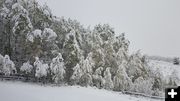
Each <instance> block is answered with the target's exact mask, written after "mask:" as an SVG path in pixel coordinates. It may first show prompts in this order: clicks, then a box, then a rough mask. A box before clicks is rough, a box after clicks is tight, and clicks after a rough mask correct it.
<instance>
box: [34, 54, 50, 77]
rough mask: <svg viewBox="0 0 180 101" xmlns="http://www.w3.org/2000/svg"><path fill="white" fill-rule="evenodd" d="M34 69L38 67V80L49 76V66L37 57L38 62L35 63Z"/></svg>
mask: <svg viewBox="0 0 180 101" xmlns="http://www.w3.org/2000/svg"><path fill="white" fill-rule="evenodd" d="M34 67H36V74H35V76H36V77H37V78H41V77H45V76H47V69H48V68H49V66H48V64H43V63H42V62H41V61H40V60H39V58H38V57H36V61H35V62H34Z"/></svg>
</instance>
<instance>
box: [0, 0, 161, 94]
mask: <svg viewBox="0 0 180 101" xmlns="http://www.w3.org/2000/svg"><path fill="white" fill-rule="evenodd" d="M129 43H130V42H129V41H128V40H127V39H126V38H125V34H124V33H122V34H117V33H115V32H114V30H113V28H111V27H110V26H109V25H108V24H104V25H101V24H98V25H96V26H95V27H94V28H93V29H89V28H84V27H83V26H82V25H81V24H80V23H79V22H77V21H76V20H71V19H68V20H66V19H64V18H57V17H55V16H53V15H52V13H51V10H50V9H49V8H48V6H46V5H44V6H40V5H39V4H38V3H37V1H36V0H1V1H0V54H2V55H3V56H2V55H0V71H1V72H3V73H4V74H5V75H10V74H11V73H15V72H17V73H22V74H24V75H31V76H34V77H35V78H41V79H42V78H46V77H48V78H49V82H51V83H58V84H61V83H67V84H70V85H81V86H96V87H98V88H104V89H108V90H115V91H135V92H140V93H146V94H150V95H161V92H162V91H163V87H164V86H163V85H162V84H163V83H162V80H161V78H160V76H159V75H160V74H159V73H158V72H157V73H154V72H151V71H150V69H149V67H148V65H147V60H146V57H145V56H143V55H141V54H140V52H137V53H135V54H131V55H130V54H129V53H128V48H129ZM10 59H11V60H10ZM6 61H9V62H6ZM12 61H13V62H12ZM14 64H15V65H14ZM6 69H7V70H8V73H7V72H5V70H6Z"/></svg>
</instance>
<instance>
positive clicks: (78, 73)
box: [71, 64, 83, 84]
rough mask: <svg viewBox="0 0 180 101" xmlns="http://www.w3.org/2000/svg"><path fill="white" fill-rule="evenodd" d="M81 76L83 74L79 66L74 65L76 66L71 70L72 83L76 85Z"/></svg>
mask: <svg viewBox="0 0 180 101" xmlns="http://www.w3.org/2000/svg"><path fill="white" fill-rule="evenodd" d="M82 75H83V73H82V69H81V67H80V65H79V64H76V66H75V67H74V68H73V75H72V76H71V80H73V82H74V83H75V84H77V83H78V82H79V80H80V78H81V76H82Z"/></svg>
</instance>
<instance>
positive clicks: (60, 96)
mask: <svg viewBox="0 0 180 101" xmlns="http://www.w3.org/2000/svg"><path fill="white" fill-rule="evenodd" d="M0 98H1V101H14V100H16V101H161V100H155V99H150V98H143V97H135V96H130V95H124V94H121V93H115V92H112V91H106V90H99V89H96V88H90V87H88V88H83V87H79V86H72V87H70V86H68V87H51V86H46V87H45V86H40V85H36V84H26V83H20V82H13V83H12V82H4V81H0Z"/></svg>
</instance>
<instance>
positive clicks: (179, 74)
mask: <svg viewBox="0 0 180 101" xmlns="http://www.w3.org/2000/svg"><path fill="white" fill-rule="evenodd" d="M148 64H149V66H150V67H151V70H152V71H154V72H159V73H160V75H161V76H162V78H164V80H165V81H166V82H168V80H169V79H170V78H172V79H176V80H175V81H176V83H177V84H178V85H180V81H179V80H180V65H174V64H173V63H172V62H166V61H158V60H150V61H149V63H148Z"/></svg>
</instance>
